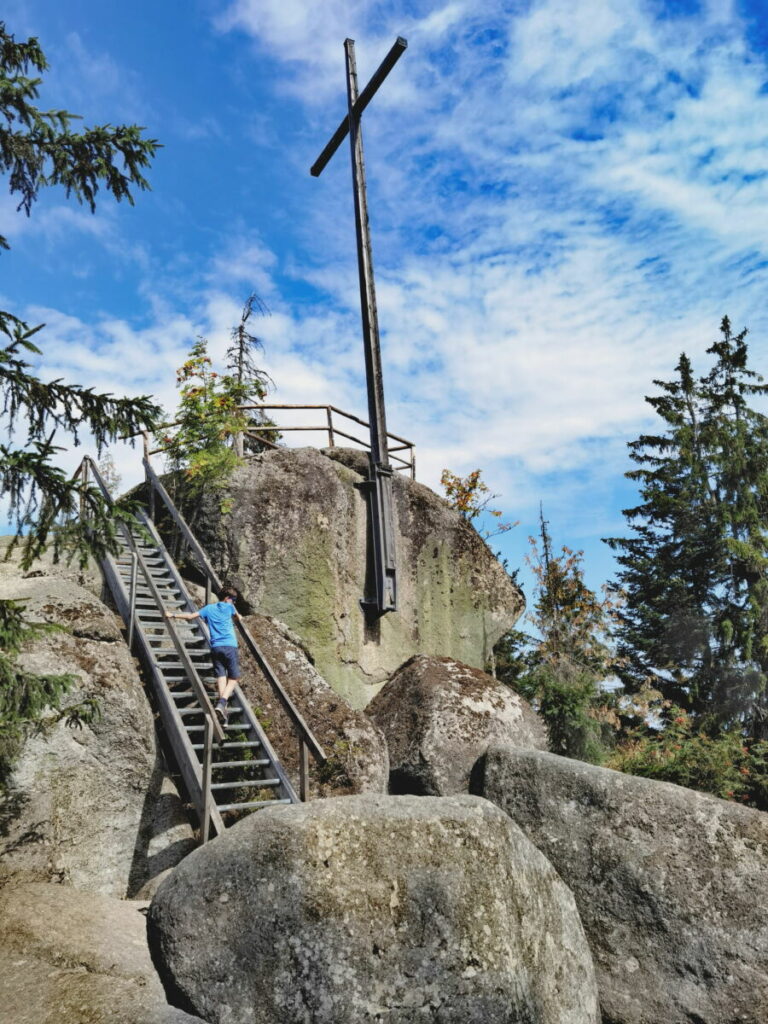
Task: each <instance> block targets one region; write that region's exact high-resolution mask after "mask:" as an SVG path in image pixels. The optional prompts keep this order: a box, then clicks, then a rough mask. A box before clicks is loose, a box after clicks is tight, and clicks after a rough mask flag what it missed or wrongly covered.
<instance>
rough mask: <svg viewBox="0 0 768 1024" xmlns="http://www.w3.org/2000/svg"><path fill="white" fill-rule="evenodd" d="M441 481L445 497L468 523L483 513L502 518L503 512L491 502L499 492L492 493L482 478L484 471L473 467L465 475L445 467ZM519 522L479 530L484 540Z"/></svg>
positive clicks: (503, 531) (504, 531)
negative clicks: (459, 474)
mask: <svg viewBox="0 0 768 1024" xmlns="http://www.w3.org/2000/svg"><path fill="white" fill-rule="evenodd" d="M440 483H441V484H442V485H443V489H444V490H445V497H446V498H447V500H448V502H449V503H450V505H451V507H452V508H455V509H456V511H457V512H458V513H459V515H460V516H461V517H462V519H466V520H467V522H468V523H474V522H475V520H476V519H478V518H479V517H480V516H482V515H489V516H493V518H494V519H497V520H499V519H501V517H502V515H503V513H502V512H501V510H500V509H497V508H491V507H490V505H491V502H492V501H493V500H494V499H495V498H498V497H499V495H498V494H491V489H490V488H489V487H488V485H487V484H486V483H485V481H484V480H483V479H482V472H481V470H479V469H473V470H472V472H471V473H469V474H467V476H465V477H460V476H457V475H456V474H455V473H451V471H450V470H448V469H444V470H443V474H442V476H441V477H440ZM514 526H517V523H501V522H499V523H498V524H497V526H496V529H495V530H478V531H477V532H478V533H479V534H480V536H481V537H482V538H483V540H486V541H487V540H489V539H490V538H491V537H497V536H498V535H499V534H501V533H507V531H508V530H511V529H512V528H513V527H514Z"/></svg>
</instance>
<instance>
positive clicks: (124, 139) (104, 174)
mask: <svg viewBox="0 0 768 1024" xmlns="http://www.w3.org/2000/svg"><path fill="white" fill-rule="evenodd" d="M47 69H48V61H47V60H46V59H45V54H44V53H43V51H42V49H41V48H40V44H39V42H38V41H37V39H34V38H33V39H28V40H27V41H26V42H23V43H17V42H16V40H15V38H14V37H13V36H12V35H10V34H9V33H8V31H7V30H6V27H5V23H4V22H0V172H2V173H6V174H8V175H9V186H10V191H11V194H16V195H19V196H20V197H21V198H20V201H19V206H18V209H20V210H24V212H25V213H26V214H27V215H29V213H30V211H31V209H32V205H33V203H34V202H35V200H36V199H37V198H38V194H39V192H40V189H41V188H46V187H48V186H52V185H61V186H62V187H63V188H64V190H65V192H66V195H67V196H68V197H69V196H74V197H75V198H76V199H77V200H78V202H81V203H86V204H87V205H88V206H89V207H90V209H91V211H93V210H95V208H96V195H97V193H98V191H99V189H100V188H102V187H103V188H105V189H106V190H107V191H108V192H110V193H111V194H112V195H113V196H114V198H115V199H117V200H121V199H126V200H127V201H128V202H129V203H133V196H132V194H131V187H137V188H139V189H146V188H148V187H149V186H148V183H147V181H146V179H145V178H144V176H143V174H142V171H143V170H144V169H145V168H147V167H148V166H149V164H150V161H151V158H152V157H153V156H154V155H155V153H156V152H157V150H158V148H159V144H158V142H157V141H156V140H155V139H145V138H144V137H143V135H142V132H143V131H144V129H143V128H141V127H139V126H137V125H118V126H117V127H112V125H108V124H107V125H99V126H96V127H94V128H84V129H83V130H82V131H79V132H75V131H73V130H72V123H73V121H76V120H79V117H78V116H77V115H76V114H71V113H69V112H68V111H66V110H47V111H43V110H40V109H39V108H38V107H36V106H35V103H34V101H35V100H36V99H37V97H38V91H39V90H38V86H39V85H40V83H41V81H42V79H40V78H35V77H29V72H30V71H31V72H33V73H34V72H39V73H42V72H43V71H46V70H47ZM0 246H1V247H2V248H4V249H7V248H8V243H7V241H6V239H5V238H3V237H2V236H0Z"/></svg>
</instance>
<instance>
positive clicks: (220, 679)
mask: <svg viewBox="0 0 768 1024" xmlns="http://www.w3.org/2000/svg"><path fill="white" fill-rule="evenodd" d="M226 688H227V677H226V676H217V677H216V690H217V691H218V694H219V699H221V698H222V697H224V696H225V694H224V691H225V690H226Z"/></svg>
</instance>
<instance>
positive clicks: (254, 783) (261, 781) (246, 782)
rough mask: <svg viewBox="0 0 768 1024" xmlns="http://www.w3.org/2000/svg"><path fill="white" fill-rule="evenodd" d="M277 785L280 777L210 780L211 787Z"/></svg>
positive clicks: (263, 787)
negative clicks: (224, 780) (231, 780)
mask: <svg viewBox="0 0 768 1024" xmlns="http://www.w3.org/2000/svg"><path fill="white" fill-rule="evenodd" d="M279 785H280V779H240V780H239V781H238V782H212V783H211V789H215V790H220V789H270V788H271V787H272V786H279Z"/></svg>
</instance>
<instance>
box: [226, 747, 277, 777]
mask: <svg viewBox="0 0 768 1024" xmlns="http://www.w3.org/2000/svg"><path fill="white" fill-rule="evenodd" d="M225 746H226V744H225ZM271 764H272V762H271V761H270V760H269V758H264V759H263V760H260V761H256V760H254V761H214V762H213V763H212V764H211V768H212V770H213V771H216V769H217V768H267V767H268V766H269V765H271Z"/></svg>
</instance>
